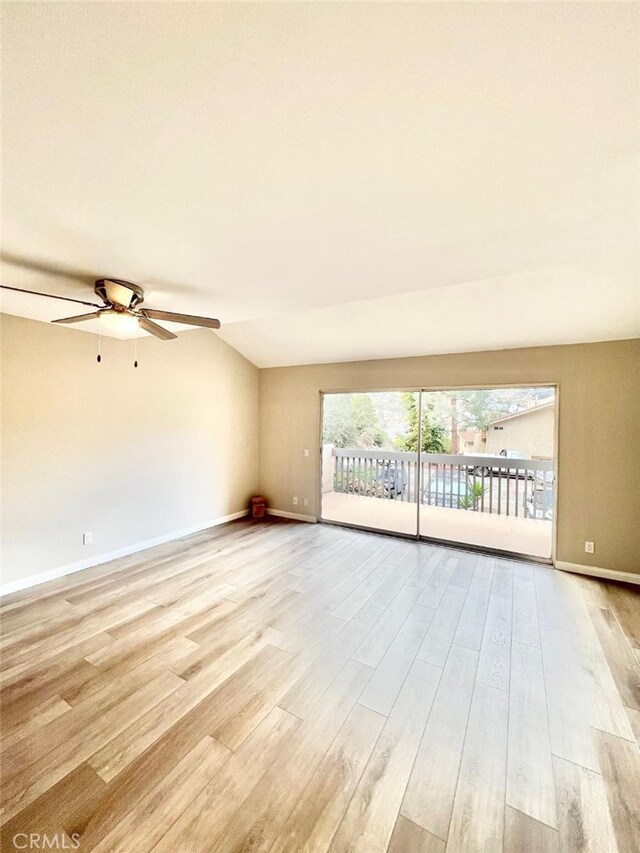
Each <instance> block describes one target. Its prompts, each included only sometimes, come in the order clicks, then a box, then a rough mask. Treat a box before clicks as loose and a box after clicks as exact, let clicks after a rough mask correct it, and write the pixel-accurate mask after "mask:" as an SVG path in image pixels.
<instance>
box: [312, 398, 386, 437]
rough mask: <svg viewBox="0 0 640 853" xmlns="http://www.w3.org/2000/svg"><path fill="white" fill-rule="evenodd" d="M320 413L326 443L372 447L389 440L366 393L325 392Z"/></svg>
mask: <svg viewBox="0 0 640 853" xmlns="http://www.w3.org/2000/svg"><path fill="white" fill-rule="evenodd" d="M323 414H324V417H323V431H322V438H323V442H324V443H325V444H333V445H334V447H357V448H360V449H366V450H371V449H373V448H374V447H382V446H383V445H384V444H385V443H386V442H387V441H388V438H387V434H386V432H385V431H384V430H383V429H382V426H381V425H380V419H379V417H378V413H377V410H376V407H375V404H374V402H373V400H372V399H371V397H370V396H369V395H368V394H327V395H326V396H325V398H324V413H323Z"/></svg>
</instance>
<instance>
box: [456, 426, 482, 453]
mask: <svg viewBox="0 0 640 853" xmlns="http://www.w3.org/2000/svg"><path fill="white" fill-rule="evenodd" d="M458 439H459V441H458V446H459V448H460V453H464V455H465V456H472V455H473V454H474V453H484V452H485V450H486V449H487V434H486V432H485V431H484V430H481V429H465V430H462V432H459V433H458Z"/></svg>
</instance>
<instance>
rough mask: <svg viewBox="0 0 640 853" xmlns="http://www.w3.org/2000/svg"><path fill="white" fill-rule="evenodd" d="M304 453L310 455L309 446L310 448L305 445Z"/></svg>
mask: <svg viewBox="0 0 640 853" xmlns="http://www.w3.org/2000/svg"><path fill="white" fill-rule="evenodd" d="M304 455H305V456H308V455H309V448H308V447H305V450H304Z"/></svg>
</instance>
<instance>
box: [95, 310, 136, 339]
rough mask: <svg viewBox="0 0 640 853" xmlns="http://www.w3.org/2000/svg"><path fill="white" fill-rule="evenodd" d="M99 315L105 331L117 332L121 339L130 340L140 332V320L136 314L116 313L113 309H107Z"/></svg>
mask: <svg viewBox="0 0 640 853" xmlns="http://www.w3.org/2000/svg"><path fill="white" fill-rule="evenodd" d="M99 314H100V317H99V322H100V324H101V325H102V326H103V327H104V329H105V330H108V331H109V332H115V334H117V335H118V336H119V337H123V338H129V337H132V336H133V335H136V334H137V333H138V331H139V326H138V318H137V317H136V316H135V314H129V312H128V311H115V310H114V309H113V308H106V309H105V310H104V311H100V312H99Z"/></svg>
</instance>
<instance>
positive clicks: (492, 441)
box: [419, 388, 555, 558]
mask: <svg viewBox="0 0 640 853" xmlns="http://www.w3.org/2000/svg"><path fill="white" fill-rule="evenodd" d="M421 412H422V416H421V426H422V431H421V432H422V435H421V449H422V452H421V454H420V463H419V468H420V479H421V488H420V509H419V513H420V517H419V532H420V536H421V537H423V538H428V539H437V540H442V541H444V542H454V543H461V544H467V545H475V546H478V547H484V548H490V549H492V550H498V551H506V552H510V553H517V554H524V555H528V556H534V557H543V558H549V557H550V556H551V548H552V526H553V512H554V474H553V472H554V455H555V449H554V435H555V429H554V420H555V392H554V389H553V388H499V389H482V390H471V389H469V390H464V389H462V390H451V391H423V392H422V397H421Z"/></svg>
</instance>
